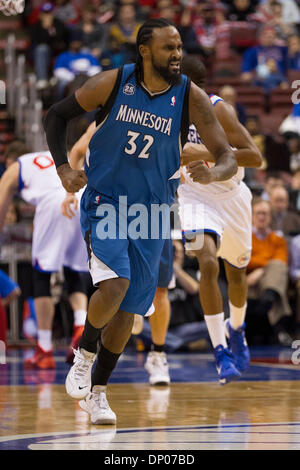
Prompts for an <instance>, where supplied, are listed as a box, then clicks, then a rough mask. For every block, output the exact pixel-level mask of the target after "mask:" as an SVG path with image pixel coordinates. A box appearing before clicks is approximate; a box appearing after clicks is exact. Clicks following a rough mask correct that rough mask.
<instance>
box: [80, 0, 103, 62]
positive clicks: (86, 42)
mask: <svg viewBox="0 0 300 470" xmlns="http://www.w3.org/2000/svg"><path fill="white" fill-rule="evenodd" d="M96 14H97V9H96V8H95V7H94V6H93V5H86V6H84V7H83V9H82V19H81V22H80V23H79V24H78V28H79V29H81V31H82V52H89V53H91V54H93V55H94V56H95V57H98V58H99V57H100V55H101V54H102V52H103V51H104V49H106V46H107V39H108V29H109V27H108V25H106V24H99V23H98V22H97V20H96Z"/></svg>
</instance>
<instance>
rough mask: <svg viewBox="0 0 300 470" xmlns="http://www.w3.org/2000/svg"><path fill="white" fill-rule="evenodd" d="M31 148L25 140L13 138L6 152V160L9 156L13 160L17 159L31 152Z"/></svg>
mask: <svg viewBox="0 0 300 470" xmlns="http://www.w3.org/2000/svg"><path fill="white" fill-rule="evenodd" d="M29 152H30V148H29V147H28V145H27V144H26V143H25V142H24V141H23V140H18V139H16V140H13V141H12V142H11V143H10V144H9V145H8V146H7V147H6V150H5V152H4V161H5V162H6V160H7V159H8V158H11V159H13V160H17V159H18V158H19V157H21V155H25V153H29Z"/></svg>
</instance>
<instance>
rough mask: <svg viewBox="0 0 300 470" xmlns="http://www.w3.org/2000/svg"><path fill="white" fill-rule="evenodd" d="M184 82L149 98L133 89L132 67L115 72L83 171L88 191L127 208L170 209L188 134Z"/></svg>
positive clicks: (141, 90) (186, 85)
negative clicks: (152, 206)
mask: <svg viewBox="0 0 300 470" xmlns="http://www.w3.org/2000/svg"><path fill="white" fill-rule="evenodd" d="M188 92H189V81H188V79H187V77H186V76H185V75H182V79H181V83H180V84H179V85H174V86H170V87H169V88H168V89H166V90H165V91H164V92H161V93H157V94H150V93H149V91H148V90H146V88H144V87H143V86H142V85H140V84H137V82H136V78H135V65H134V64H129V65H125V66H124V67H122V68H121V69H120V70H119V75H118V79H117V83H116V86H115V88H114V90H113V92H112V95H113V99H111V98H112V95H111V97H110V100H109V101H110V104H109V109H108V110H106V113H103V112H102V111H101V110H100V112H99V116H98V118H96V126H97V127H96V131H95V133H94V135H93V137H92V139H91V141H90V144H89V149H88V152H87V157H86V165H85V171H86V174H87V177H88V187H90V188H92V189H94V190H96V191H97V192H99V193H100V194H103V195H105V196H108V197H110V198H112V199H113V200H115V201H118V199H119V196H127V201H128V204H133V203H142V204H154V203H159V204H162V203H167V204H171V203H172V202H173V200H174V194H175V191H176V189H177V187H178V184H179V181H180V172H179V168H180V153H181V149H182V147H183V145H184V143H185V141H186V138H187V134H188V125H189V124H188Z"/></svg>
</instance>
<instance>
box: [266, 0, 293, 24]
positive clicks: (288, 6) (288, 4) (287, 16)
mask: <svg viewBox="0 0 300 470" xmlns="http://www.w3.org/2000/svg"><path fill="white" fill-rule="evenodd" d="M278 1H279V2H280V3H281V4H282V7H283V11H282V20H283V22H284V23H287V24H290V23H293V24H299V23H300V9H299V6H298V5H297V3H296V2H295V1H294V0H278ZM260 3H261V5H260V6H259V7H258V13H260V15H261V17H262V21H263V22H264V23H269V22H270V21H272V19H273V11H272V3H274V0H262V1H261V2H260Z"/></svg>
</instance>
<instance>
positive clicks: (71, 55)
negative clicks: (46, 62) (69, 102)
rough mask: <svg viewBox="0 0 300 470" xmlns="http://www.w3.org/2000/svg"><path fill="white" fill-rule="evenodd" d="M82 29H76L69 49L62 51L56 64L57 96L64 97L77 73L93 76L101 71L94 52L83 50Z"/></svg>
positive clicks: (54, 70)
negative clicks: (67, 87)
mask: <svg viewBox="0 0 300 470" xmlns="http://www.w3.org/2000/svg"><path fill="white" fill-rule="evenodd" d="M82 37H83V35H82V31H81V30H79V29H74V30H73V31H72V39H71V42H70V46H69V49H68V51H66V52H62V53H61V54H60V55H59V56H58V57H57V59H56V61H55V64H54V69H53V72H54V76H55V77H56V78H57V80H58V84H57V98H58V99H62V98H63V96H64V92H65V89H66V86H67V85H68V84H69V83H71V82H72V81H73V80H74V78H75V77H76V76H77V75H86V76H89V77H91V76H92V75H95V74H96V73H98V72H100V71H101V66H100V63H99V61H98V59H97V58H96V57H94V56H93V55H92V54H89V53H84V52H81V48H82Z"/></svg>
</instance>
